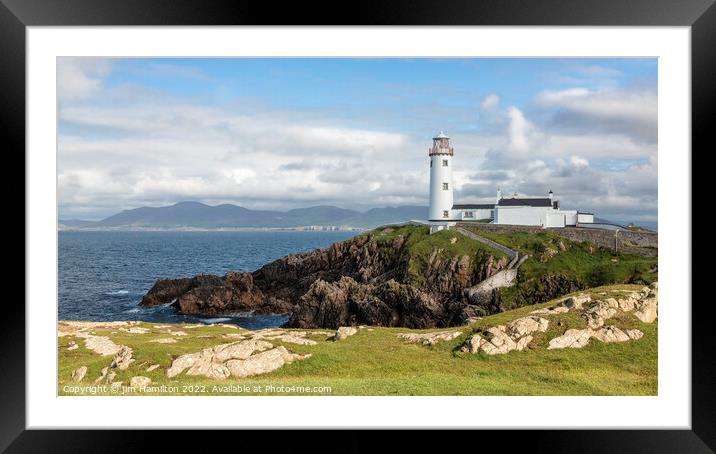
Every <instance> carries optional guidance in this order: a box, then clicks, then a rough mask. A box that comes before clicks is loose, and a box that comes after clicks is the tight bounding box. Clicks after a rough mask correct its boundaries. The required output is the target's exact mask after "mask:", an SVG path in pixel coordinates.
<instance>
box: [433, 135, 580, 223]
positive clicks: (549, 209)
mask: <svg viewBox="0 0 716 454" xmlns="http://www.w3.org/2000/svg"><path fill="white" fill-rule="evenodd" d="M428 155H429V156H430V209H429V221H430V224H431V232H435V231H438V230H442V229H446V228H449V227H450V226H452V225H455V223H456V222H458V221H459V222H469V221H474V222H490V223H493V224H511V225H530V226H539V227H542V228H560V227H566V226H576V225H579V224H591V223H593V222H594V214H592V213H585V212H581V211H577V210H562V209H561V208H560V206H559V200H556V199H555V198H554V193H552V191H551V190H550V191H549V193H548V195H547V197H517V194H514V195H513V196H511V197H503V196H502V191H500V189H498V190H497V198H496V199H495V203H482V204H456V203H454V200H453V182H452V166H453V160H452V158H453V156H454V149H453V148H452V147H451V146H450V138H449V137H448V136H446V135H445V134H444V133H443V132H442V131H441V132H440V134H438V135H437V136H435V137H433V146H432V148H430V149H429V150H428Z"/></svg>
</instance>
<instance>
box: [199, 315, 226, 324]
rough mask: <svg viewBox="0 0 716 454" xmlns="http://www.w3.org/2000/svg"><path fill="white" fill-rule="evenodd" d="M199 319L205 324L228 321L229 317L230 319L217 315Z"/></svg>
mask: <svg viewBox="0 0 716 454" xmlns="http://www.w3.org/2000/svg"><path fill="white" fill-rule="evenodd" d="M199 321H200V322H204V323H206V324H208V325H213V324H214V323H224V322H228V321H231V319H230V318H226V317H219V318H200V319H199Z"/></svg>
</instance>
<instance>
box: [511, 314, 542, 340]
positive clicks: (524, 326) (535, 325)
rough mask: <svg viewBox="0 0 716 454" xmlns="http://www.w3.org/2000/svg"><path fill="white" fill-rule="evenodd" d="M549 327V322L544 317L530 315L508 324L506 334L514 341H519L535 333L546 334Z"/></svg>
mask: <svg viewBox="0 0 716 454" xmlns="http://www.w3.org/2000/svg"><path fill="white" fill-rule="evenodd" d="M547 327H549V321H548V320H547V319H545V318H542V317H537V316H535V315H528V316H527V317H521V318H518V319H515V320H512V321H511V322H510V323H508V324H507V327H506V329H505V332H506V333H507V334H508V335H509V336H510V337H511V338H512V339H514V340H517V339H519V338H520V337H522V336H525V335H527V334H532V333H534V332H535V331H539V332H542V333H543V332H545V331H547Z"/></svg>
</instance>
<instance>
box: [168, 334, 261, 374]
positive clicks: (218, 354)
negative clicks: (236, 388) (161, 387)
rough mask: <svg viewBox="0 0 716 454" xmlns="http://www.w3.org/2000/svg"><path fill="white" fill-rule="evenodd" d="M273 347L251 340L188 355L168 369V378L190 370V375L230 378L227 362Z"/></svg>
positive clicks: (174, 362) (180, 357)
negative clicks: (225, 363)
mask: <svg viewBox="0 0 716 454" xmlns="http://www.w3.org/2000/svg"><path fill="white" fill-rule="evenodd" d="M272 347H273V345H272V344H271V343H269V342H266V341H263V340H259V339H250V340H243V341H240V342H234V343H231V344H221V345H217V346H215V347H209V348H205V349H204V350H202V351H200V352H196V353H188V354H185V355H181V356H179V357H178V358H176V359H175V360H174V361H173V362H172V365H171V367H170V368H169V369H167V376H168V377H169V378H172V377H175V376H177V375H179V374H180V373H182V372H183V371H184V370H185V369H187V368H188V369H189V370H188V371H187V374H188V375H203V376H205V377H208V378H214V379H224V378H228V377H229V375H230V373H229V370H228V369H227V368H226V366H225V365H224V364H223V363H224V362H225V361H227V360H236V359H247V358H249V357H250V356H251V355H252V354H253V353H254V352H257V351H259V352H260V351H264V350H267V349H269V348H272Z"/></svg>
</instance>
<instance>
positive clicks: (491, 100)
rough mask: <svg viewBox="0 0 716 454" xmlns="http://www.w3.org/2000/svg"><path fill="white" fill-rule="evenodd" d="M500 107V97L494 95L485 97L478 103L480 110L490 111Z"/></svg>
mask: <svg viewBox="0 0 716 454" xmlns="http://www.w3.org/2000/svg"><path fill="white" fill-rule="evenodd" d="M499 105H500V97H499V96H497V95H496V94H494V93H493V94H491V95H487V96H486V97H485V99H483V100H482V102H481V103H480V108H481V109H482V110H492V109H495V108H497V106H499Z"/></svg>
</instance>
